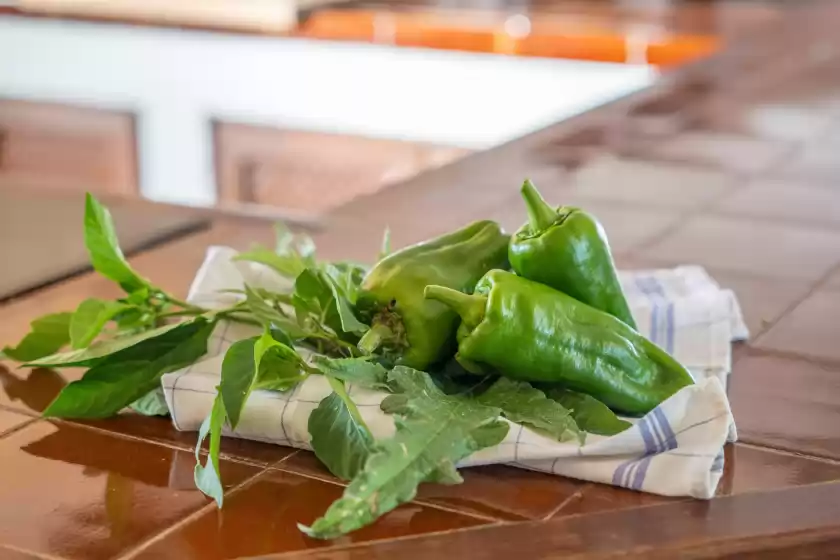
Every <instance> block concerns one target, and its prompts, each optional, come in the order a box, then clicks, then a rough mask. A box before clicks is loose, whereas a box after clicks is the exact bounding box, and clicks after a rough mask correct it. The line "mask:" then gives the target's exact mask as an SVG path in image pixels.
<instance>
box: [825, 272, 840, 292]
mask: <svg viewBox="0 0 840 560" xmlns="http://www.w3.org/2000/svg"><path fill="white" fill-rule="evenodd" d="M826 287H827V288H831V289H833V288H840V270H838V271H837V272H835V273H834V274H832V275H831V276H830V277H829V279H828V282H827V283H826Z"/></svg>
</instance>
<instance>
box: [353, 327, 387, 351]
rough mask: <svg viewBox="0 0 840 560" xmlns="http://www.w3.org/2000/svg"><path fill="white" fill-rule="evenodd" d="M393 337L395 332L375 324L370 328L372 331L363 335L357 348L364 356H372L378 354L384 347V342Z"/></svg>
mask: <svg viewBox="0 0 840 560" xmlns="http://www.w3.org/2000/svg"><path fill="white" fill-rule="evenodd" d="M393 337H394V332H393V331H392V330H391V329H389V328H388V327H387V325H383V324H382V323H374V324H373V325H372V326H371V327H370V330H368V332H366V333H365V334H364V335H362V338H361V339H359V343H358V344H357V346H358V348H359V350H361V351H362V353H363V354H365V355H370V354H373V353H374V352H376V350H377V349H378V348H379V347H380V346H382V343H383V342H385V341H386V340H388V339H390V338H393Z"/></svg>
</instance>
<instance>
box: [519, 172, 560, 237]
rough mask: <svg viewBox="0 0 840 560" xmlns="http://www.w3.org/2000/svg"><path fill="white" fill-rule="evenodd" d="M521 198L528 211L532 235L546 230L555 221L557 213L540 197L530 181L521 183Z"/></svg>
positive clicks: (526, 180)
mask: <svg viewBox="0 0 840 560" xmlns="http://www.w3.org/2000/svg"><path fill="white" fill-rule="evenodd" d="M521 192H522V198H523V199H524V200H525V208H526V210H527V211H528V225H529V226H530V227H531V232H532V233H537V232H540V231H543V230H546V229H548V228H549V227H551V225H552V224H553V223H554V222H555V221H556V220H557V211H556V210H555V209H554V208H552V207H551V206H550V205H549V204H548V203H547V202H546V201H545V199H544V198H543V197H542V195H541V194H540V191H538V190H537V187H535V186H534V183H532V182H531V180H530V179H525V182H524V183H522V190H521Z"/></svg>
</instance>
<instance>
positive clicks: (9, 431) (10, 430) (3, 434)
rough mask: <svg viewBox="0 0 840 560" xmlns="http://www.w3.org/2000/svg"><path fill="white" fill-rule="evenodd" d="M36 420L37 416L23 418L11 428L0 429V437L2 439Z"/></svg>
mask: <svg viewBox="0 0 840 560" xmlns="http://www.w3.org/2000/svg"><path fill="white" fill-rule="evenodd" d="M38 420H39V419H38V418H29V419H27V420H24V421H23V422H21V423H20V424H16V425H14V426H12V427H11V428H8V429H6V430H3V431H0V439H3V438H5V437H7V436H10V435H12V434H14V433H16V432H19V431H21V430H22V429H24V428H26V427H28V426H31V425H32V424H35V423H36V422H38Z"/></svg>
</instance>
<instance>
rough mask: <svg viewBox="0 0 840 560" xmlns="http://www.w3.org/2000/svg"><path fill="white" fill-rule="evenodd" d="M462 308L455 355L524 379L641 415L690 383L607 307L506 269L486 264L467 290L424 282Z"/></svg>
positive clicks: (471, 366) (478, 368)
mask: <svg viewBox="0 0 840 560" xmlns="http://www.w3.org/2000/svg"><path fill="white" fill-rule="evenodd" d="M425 293H426V297H427V298H428V299H432V300H436V301H439V302H442V303H445V304H447V305H449V306H450V307H451V308H452V309H454V310H455V311H457V312H458V314H459V315H460V316H461V326H460V327H458V333H457V340H458V353H457V354H456V358H457V359H458V361H459V362H461V364H462V365H464V367H465V368H466V369H468V370H470V371H472V372H473V373H482V372H483V369H484V368H485V367H487V366H489V367H490V368H492V369H494V370H495V371H497V372H498V373H500V374H501V375H504V376H506V377H510V378H512V379H519V380H523V381H529V382H540V383H557V384H559V385H561V386H563V387H565V388H567V389H571V390H574V391H579V392H581V393H586V394H588V395H592V396H593V397H595V398H596V399H598V400H600V401H601V402H603V403H604V404H606V405H607V406H609V407H610V408H612V409H613V410H616V411H619V412H623V413H625V414H631V415H639V414H644V413H647V412H649V411H650V410H652V409H653V408H654V407H656V406H657V405H658V404H659V403H661V402H662V401H663V400H665V399H666V398H668V397H669V396H671V395H672V394H674V393H675V392H676V391H677V390H679V389H680V388H682V387H685V386H687V385H691V384H693V383H694V380H693V379H692V377H691V374H690V373H689V372H688V370H686V369H685V368H684V367H683V366H682V365H680V364H679V362H677V361H676V360H675V359H674V358H673V357H671V356H670V355H668V353H667V352H665V351H664V350H662V349H661V348H659V347H658V346H656V345H655V344H654V343H652V342H651V341H649V340H648V339H646V338H645V337H644V336H642V335H641V334H639V333H638V332H636V331H635V330H634V329H633V328H632V327H630V326H628V325H627V324H626V323H624V322H622V321H619V320H618V319H616V318H615V317H613V316H612V315H609V314H607V313H604V312H603V311H599V310H597V309H595V308H593V307H590V306H589V305H586V304H585V303H581V302H580V301H578V300H576V299H574V298H572V297H570V296H568V295H566V294H564V293H563V292H560V291H557V290H555V289H553V288H550V287H548V286H545V285H544V284H540V283H538V282H534V281H532V280H528V279H526V278H522V277H520V276H517V275H515V274H513V273H511V272H506V271H503V270H491V271H490V272H488V273H487V274H486V275H485V276H484V278H482V279H481V280H480V281H479V282H478V284H477V285H476V287H475V293H474V294H473V295H469V294H465V293H462V292H459V291H457V290H453V289H451V288H447V287H443V286H428V287H427V288H426V292H425Z"/></svg>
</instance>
